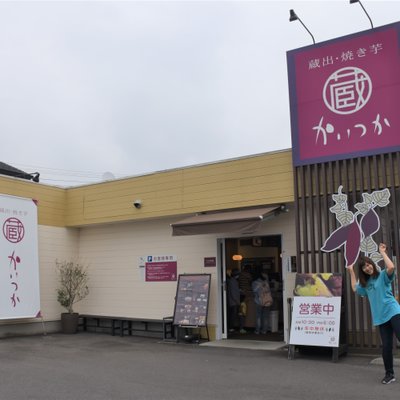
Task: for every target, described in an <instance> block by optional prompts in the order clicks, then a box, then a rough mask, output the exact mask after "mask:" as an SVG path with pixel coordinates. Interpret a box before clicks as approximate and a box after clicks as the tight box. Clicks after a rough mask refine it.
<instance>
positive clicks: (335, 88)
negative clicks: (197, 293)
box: [287, 23, 400, 166]
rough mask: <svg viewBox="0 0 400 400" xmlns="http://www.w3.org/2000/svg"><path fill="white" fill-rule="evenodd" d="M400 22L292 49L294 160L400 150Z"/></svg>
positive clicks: (314, 160) (307, 161)
mask: <svg viewBox="0 0 400 400" xmlns="http://www.w3.org/2000/svg"><path fill="white" fill-rule="evenodd" d="M399 34H400V23H395V24H390V25H386V26H383V27H380V28H375V29H371V30H368V31H364V32H360V33H357V34H354V35H349V36H345V37H341V38H337V39H334V40H330V41H327V42H323V43H319V44H316V45H313V46H307V47H304V48H301V49H296V50H292V51H289V52H288V53H287V61H288V75H289V93H290V109H291V124H292V147H293V163H294V165H295V166H297V165H306V164H311V163H318V162H323V161H331V160H339V159H346V158H353V157H358V156H363V155H372V154H379V153H385V152H391V151H397V150H399V149H400V135H399V132H400V113H399V111H398V104H400V51H399V50H400V46H399Z"/></svg>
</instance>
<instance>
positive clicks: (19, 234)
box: [3, 217, 25, 243]
mask: <svg viewBox="0 0 400 400" xmlns="http://www.w3.org/2000/svg"><path fill="white" fill-rule="evenodd" d="M3 235H4V237H5V238H6V239H7V240H8V241H9V242H11V243H18V242H20V241H21V240H22V239H23V238H24V235H25V228H24V225H23V223H22V222H21V221H20V220H19V219H18V218H14V217H13V218H8V219H6V220H5V222H4V224H3Z"/></svg>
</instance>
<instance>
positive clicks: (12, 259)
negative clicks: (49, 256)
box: [0, 195, 40, 319]
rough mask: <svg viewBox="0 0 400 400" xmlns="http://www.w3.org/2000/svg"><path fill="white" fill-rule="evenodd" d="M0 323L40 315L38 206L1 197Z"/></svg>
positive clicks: (21, 200)
mask: <svg viewBox="0 0 400 400" xmlns="http://www.w3.org/2000/svg"><path fill="white" fill-rule="evenodd" d="M0 228H1V232H0V319H11V318H32V317H36V316H38V314H39V313H40V292H39V262H38V223H37V205H36V203H35V202H34V201H33V200H32V199H23V198H20V197H13V196H6V195H0Z"/></svg>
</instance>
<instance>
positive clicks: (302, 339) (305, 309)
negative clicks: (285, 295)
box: [290, 296, 342, 347]
mask: <svg viewBox="0 0 400 400" xmlns="http://www.w3.org/2000/svg"><path fill="white" fill-rule="evenodd" d="M341 300H342V299H341V297H314V296H311V297H306V296H298V297H296V296H295V297H294V298H293V315H292V325H291V327H290V344H291V345H292V344H293V345H295V344H297V345H304V346H325V347H339V333H340V306H341Z"/></svg>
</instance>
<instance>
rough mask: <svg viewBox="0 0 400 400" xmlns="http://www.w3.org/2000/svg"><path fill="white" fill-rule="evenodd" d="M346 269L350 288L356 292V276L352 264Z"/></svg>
mask: <svg viewBox="0 0 400 400" xmlns="http://www.w3.org/2000/svg"><path fill="white" fill-rule="evenodd" d="M346 269H347V270H348V271H349V273H350V283H351V288H352V289H353V292H355V291H356V286H357V279H356V274H355V273H354V264H350V265H348V266H347V267H346Z"/></svg>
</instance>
